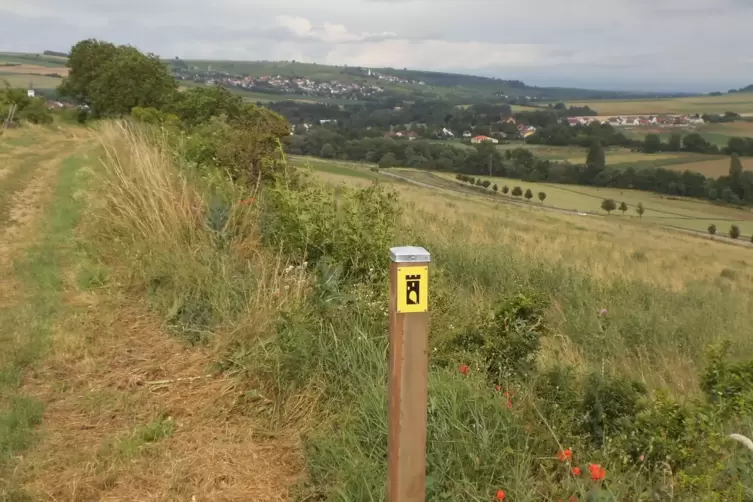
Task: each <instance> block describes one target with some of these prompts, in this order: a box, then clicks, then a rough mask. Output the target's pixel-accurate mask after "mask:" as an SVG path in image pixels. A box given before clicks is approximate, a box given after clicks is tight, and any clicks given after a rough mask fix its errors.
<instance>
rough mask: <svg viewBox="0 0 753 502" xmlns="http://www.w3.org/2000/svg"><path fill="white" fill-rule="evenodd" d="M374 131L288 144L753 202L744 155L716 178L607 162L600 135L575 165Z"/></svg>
mask: <svg viewBox="0 0 753 502" xmlns="http://www.w3.org/2000/svg"><path fill="white" fill-rule="evenodd" d="M370 134H371V135H370V136H367V137H361V138H351V137H350V134H349V133H348V132H347V131H346V130H344V129H343V126H342V124H337V125H329V124H328V125H326V126H319V127H316V126H315V127H312V128H311V130H309V131H308V132H306V133H304V134H295V135H294V136H292V138H290V139H289V141H288V142H286V149H287V151H288V152H289V153H292V154H296V155H312V156H316V157H322V158H336V159H341V160H352V161H359V162H369V163H374V164H378V165H379V166H380V167H382V168H389V167H393V166H407V167H415V168H419V169H426V170H429V171H432V170H435V171H444V172H454V173H463V174H470V175H487V176H490V177H504V178H514V179H520V180H523V181H528V182H547V183H561V184H577V185H586V186H597V187H614V188H623V189H637V190H645V191H650V192H656V193H661V194H667V195H676V196H687V197H695V198H700V199H708V200H712V201H722V202H726V203H730V204H747V205H753V172H749V171H743V169H742V164H741V162H740V159H739V157H738V156H737V155H734V154H733V155H732V156H731V158H730V170H729V175H727V176H722V177H719V178H718V179H713V178H706V177H705V176H704V175H703V174H701V173H698V172H693V171H688V170H686V171H684V172H678V171H675V170H672V169H666V168H662V167H646V168H634V167H632V166H631V167H627V168H623V167H612V166H608V165H607V164H606V155H605V152H604V147H603V145H602V144H601V142H600V141H598V140H597V141H594V142H593V143H591V145H590V147H589V148H588V150H587V151H586V155H585V159H584V160H585V161H584V163H582V164H572V163H568V162H555V161H550V160H545V159H541V158H537V157H536V156H535V155H534V154H533V153H532V152H531V150H529V149H526V148H515V149H508V150H504V151H502V150H500V149H499V148H497V147H495V146H494V145H493V144H490V143H481V144H479V145H476V146H475V147H474V148H467V147H460V146H455V145H453V144H452V143H451V142H432V141H424V140H414V141H408V140H405V139H397V140H396V139H393V138H385V137H383V135H381V133H378V132H376V131H372V132H371V133H370Z"/></svg>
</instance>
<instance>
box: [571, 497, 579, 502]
mask: <svg viewBox="0 0 753 502" xmlns="http://www.w3.org/2000/svg"><path fill="white" fill-rule="evenodd" d="M570 502H578V497H576V496H575V495H570Z"/></svg>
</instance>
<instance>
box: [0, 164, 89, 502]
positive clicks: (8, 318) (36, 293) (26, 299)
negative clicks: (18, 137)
mask: <svg viewBox="0 0 753 502" xmlns="http://www.w3.org/2000/svg"><path fill="white" fill-rule="evenodd" d="M82 165H83V159H82V158H80V157H69V158H67V159H66V160H65V161H64V162H63V164H62V167H61V171H60V177H59V181H58V184H57V186H56V189H55V192H54V197H53V200H52V201H51V204H50V207H49V209H48V211H47V213H46V219H45V221H44V223H43V225H42V229H41V232H40V233H41V235H42V236H43V237H42V239H41V240H40V241H39V242H38V243H37V244H35V245H33V246H31V247H30V248H28V249H27V250H26V251H25V253H24V254H23V255H22V256H21V257H20V259H19V260H18V261H16V262H15V263H14V270H13V279H15V280H17V282H18V283H19V284H21V285H22V288H23V297H22V298H19V300H21V301H22V302H23V306H20V305H3V306H2V308H0V353H2V356H0V473H1V472H2V471H3V470H6V469H8V468H10V467H11V466H12V464H13V460H14V458H16V457H17V456H18V455H19V454H20V452H22V451H23V450H24V449H26V448H28V447H29V446H30V445H31V444H32V442H33V428H34V426H35V425H38V424H39V423H40V422H41V420H42V413H43V411H44V407H43V405H42V403H39V402H37V401H35V400H34V399H32V398H30V397H29V396H25V395H24V394H23V392H22V390H21V382H22V376H23V373H24V372H25V371H26V370H27V369H29V368H30V367H32V366H33V365H34V364H35V363H36V362H37V361H38V360H39V358H40V357H41V356H42V355H43V353H44V350H45V347H46V346H47V344H48V341H49V337H50V333H51V331H52V327H53V325H54V322H55V317H56V315H57V314H58V313H59V311H60V308H61V297H60V292H61V290H62V279H61V268H62V266H63V263H64V260H65V255H66V252H65V249H66V246H65V245H64V244H63V243H64V242H66V241H67V240H70V239H69V238H70V236H71V234H72V232H73V229H74V228H75V226H76V224H77V222H78V220H79V216H80V213H81V207H82V202H81V201H78V200H76V199H74V198H73V197H72V195H73V194H74V193H75V191H76V190H77V188H78V187H79V186H80V185H81V184H82V182H83V180H82V179H81V178H80V177H78V171H79V168H80V167H81V166H82ZM28 176H30V174H29V175H28ZM15 297H16V298H17V297H18V295H16V296H15ZM0 479H5V480H8V481H7V482H5V483H0V499H3V500H5V499H4V498H3V497H10V496H11V495H12V494H13V493H17V492H14V491H13V490H12V488H13V480H12V479H11V478H10V476H3V475H0Z"/></svg>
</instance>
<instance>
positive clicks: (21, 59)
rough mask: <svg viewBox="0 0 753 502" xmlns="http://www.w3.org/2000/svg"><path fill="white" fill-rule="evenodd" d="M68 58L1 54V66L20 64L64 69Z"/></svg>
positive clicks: (16, 53) (14, 53) (13, 53)
mask: <svg viewBox="0 0 753 502" xmlns="http://www.w3.org/2000/svg"><path fill="white" fill-rule="evenodd" d="M66 61H67V58H64V57H60V56H45V55H44V54H29V53H22V52H0V65H3V64H20V65H34V66H45V67H48V68H64V67H65V63H66Z"/></svg>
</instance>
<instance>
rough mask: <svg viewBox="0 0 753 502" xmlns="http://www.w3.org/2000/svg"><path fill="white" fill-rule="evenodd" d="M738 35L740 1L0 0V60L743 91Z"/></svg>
mask: <svg viewBox="0 0 753 502" xmlns="http://www.w3.org/2000/svg"><path fill="white" fill-rule="evenodd" d="M752 25H753V0H327V1H326V2H325V1H323V0H273V1H269V0H265V1H261V0H213V1H212V2H207V1H206V0H65V1H61V0H2V1H0V51H18V52H40V51H43V50H62V51H67V50H68V49H70V47H71V46H72V45H73V44H74V43H76V42H77V41H79V40H82V39H86V38H98V39H101V40H107V41H110V42H114V43H118V44H130V45H133V46H136V47H138V48H139V49H141V50H143V51H146V52H153V53H155V54H159V55H160V56H163V57H167V58H172V57H176V56H177V57H181V58H184V59H192V58H193V59H232V60H296V61H304V62H317V63H322V64H336V65H343V64H345V65H349V66H365V67H395V68H404V67H406V68H411V69H422V70H437V71H452V72H458V73H469V74H475V75H485V76H492V77H500V78H503V79H520V80H523V81H524V82H526V83H528V84H531V85H546V86H551V85H557V86H569V87H586V88H592V89H619V90H634V91H637V90H644V91H677V92H710V91H717V90H721V91H726V90H728V89H730V88H738V87H743V86H746V85H749V84H753V53H751V52H750V50H749V48H750V47H751V46H753V30H751V29H750V26H752Z"/></svg>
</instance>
